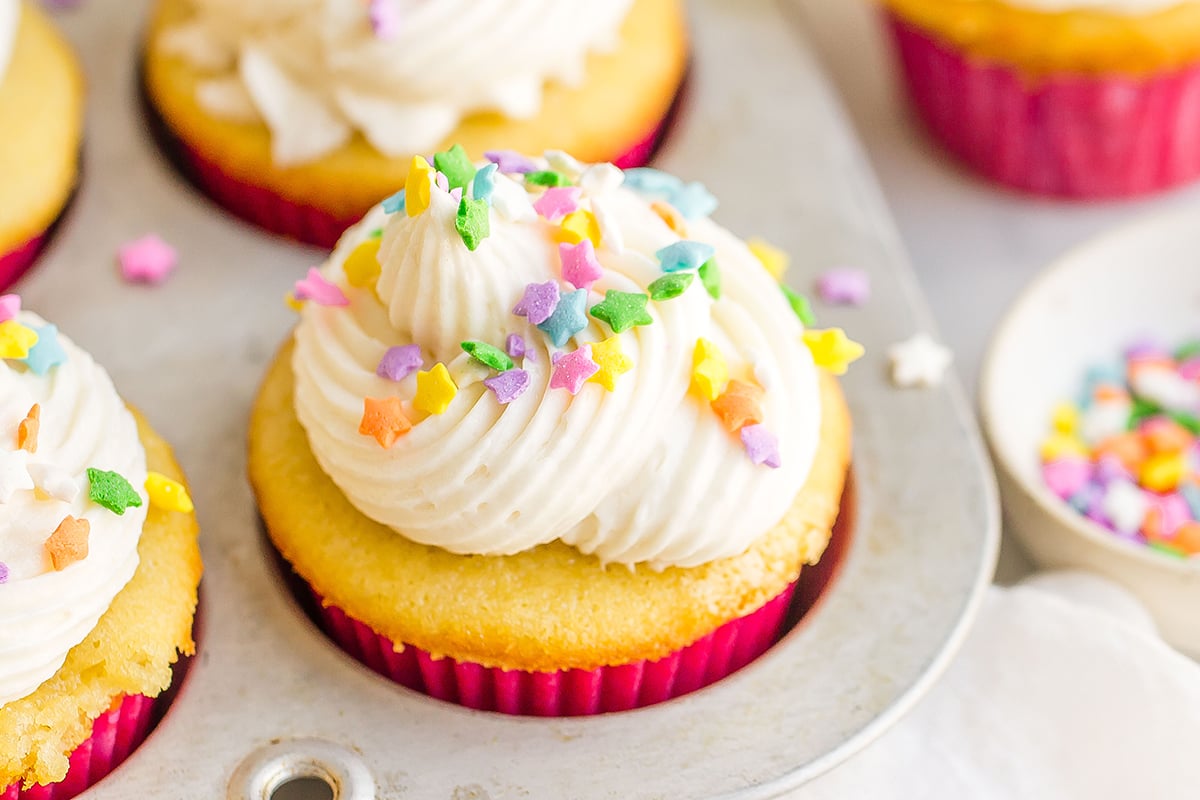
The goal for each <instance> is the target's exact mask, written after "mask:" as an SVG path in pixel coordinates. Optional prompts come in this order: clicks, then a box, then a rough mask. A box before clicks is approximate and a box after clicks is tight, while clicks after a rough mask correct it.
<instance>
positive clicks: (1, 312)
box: [0, 294, 21, 322]
mask: <svg viewBox="0 0 1200 800" xmlns="http://www.w3.org/2000/svg"><path fill="white" fill-rule="evenodd" d="M20 313H21V295H19V294H4V295H0V322H8V321H9V320H10V319H15V318H16V316H17V314H20Z"/></svg>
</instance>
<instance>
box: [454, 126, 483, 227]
mask: <svg viewBox="0 0 1200 800" xmlns="http://www.w3.org/2000/svg"><path fill="white" fill-rule="evenodd" d="M456 146H457V145H456ZM454 229H455V230H456V231H458V235H459V236H460V237H462V240H463V244H465V245H466V246H467V249H468V250H475V248H477V247H479V243H480V242H482V241H483V240H484V239H486V238H487V237H488V234H489V233H491V225H490V224H489V220H488V204H487V201H486V200H469V199H467V198H465V197H464V198H463V199H462V200H460V201H459V203H458V214H457V215H456V216H455V217H454Z"/></svg>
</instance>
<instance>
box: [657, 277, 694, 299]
mask: <svg viewBox="0 0 1200 800" xmlns="http://www.w3.org/2000/svg"><path fill="white" fill-rule="evenodd" d="M695 277H696V276H695V274H694V273H691V272H668V273H667V274H666V275H663V276H662V277H661V278H659V279H658V280H656V281H654V283H652V284H650V285H649V286H647V287H646V290H647V291H649V292H650V299H651V300H653V301H654V302H656V303H661V302H662V301H663V300H670V299H671V298H672V297H679V295H681V294H683V293H684V292H685V291H687V288H688V287H689V286H691V285H692V280H693V279H694V278H695Z"/></svg>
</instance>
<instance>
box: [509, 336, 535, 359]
mask: <svg viewBox="0 0 1200 800" xmlns="http://www.w3.org/2000/svg"><path fill="white" fill-rule="evenodd" d="M504 350H505V352H506V353H508V355H509V356H510V357H512V358H523V357H524V356H525V355H527V354H528V352H529V350H528V349H527V348H526V346H525V337H524V336H522V335H521V334H519V333H510V334H509V335H508V339H507V340H506V341H505V342H504Z"/></svg>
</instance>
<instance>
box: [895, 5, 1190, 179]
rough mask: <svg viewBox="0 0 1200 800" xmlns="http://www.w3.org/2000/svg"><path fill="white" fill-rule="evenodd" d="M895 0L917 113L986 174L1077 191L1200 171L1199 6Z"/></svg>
mask: <svg viewBox="0 0 1200 800" xmlns="http://www.w3.org/2000/svg"><path fill="white" fill-rule="evenodd" d="M883 2H884V5H885V6H886V7H887V9H888V17H889V24H890V27H891V30H892V33H893V35H894V39H895V42H896V45H897V49H898V52H899V55H900V58H901V61H902V63H903V67H904V75H905V79H906V83H907V88H908V91H909V94H910V95H911V97H912V100H913V103H914V105H915V106H916V108H917V110H918V112H919V113H920V115H921V117H922V118H923V120H924V121H925V123H926V125H927V126H928V128H929V130H930V132H931V133H932V134H933V136H934V137H935V138H936V139H937V140H938V141H940V142H941V143H942V144H943V145H944V146H945V147H947V148H948V149H949V150H950V151H951V152H953V153H954V154H955V155H957V156H958V157H960V158H961V159H963V161H965V162H966V163H967V164H968V165H970V166H971V167H972V168H974V169H975V170H977V171H978V172H980V173H982V174H983V175H986V176H987V177H989V178H991V179H993V180H995V181H998V182H1000V183H1003V184H1006V185H1009V186H1012V187H1015V188H1018V189H1023V190H1026V191H1030V192H1036V193H1039V194H1046V195H1057V196H1062V197H1069V198H1078V199H1101V198H1120V197H1128V196H1133V195H1139V194H1144V193H1147V192H1153V191H1156V190H1160V189H1164V188H1167V187H1170V186H1173V185H1177V184H1181V183H1184V182H1186V181H1190V180H1193V179H1195V178H1196V177H1197V176H1200V137H1197V131H1200V3H1198V2H1193V1H1191V0H1182V1H1181V0H883Z"/></svg>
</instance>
